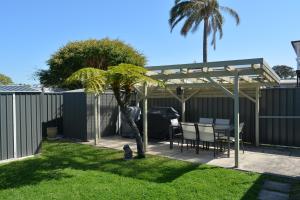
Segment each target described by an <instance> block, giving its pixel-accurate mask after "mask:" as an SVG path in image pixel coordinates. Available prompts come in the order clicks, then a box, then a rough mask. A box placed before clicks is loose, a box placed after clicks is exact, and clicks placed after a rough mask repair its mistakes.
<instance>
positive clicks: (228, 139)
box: [227, 131, 230, 158]
mask: <svg viewBox="0 0 300 200" xmlns="http://www.w3.org/2000/svg"><path fill="white" fill-rule="evenodd" d="M227 135H228V137H227V142H228V158H230V132H229V131H227Z"/></svg>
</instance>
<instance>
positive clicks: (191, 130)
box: [180, 123, 199, 140]
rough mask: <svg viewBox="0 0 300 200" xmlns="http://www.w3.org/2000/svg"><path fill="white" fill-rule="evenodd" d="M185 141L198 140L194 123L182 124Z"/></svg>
mask: <svg viewBox="0 0 300 200" xmlns="http://www.w3.org/2000/svg"><path fill="white" fill-rule="evenodd" d="M180 127H181V130H182V136H183V139H186V140H197V139H198V138H199V137H198V134H197V133H196V129H195V124H193V123H180Z"/></svg>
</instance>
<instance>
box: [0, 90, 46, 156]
mask: <svg viewBox="0 0 300 200" xmlns="http://www.w3.org/2000/svg"><path fill="white" fill-rule="evenodd" d="M0 121H1V123H0V136H1V137H0V160H6V159H11V158H17V157H24V156H29V155H32V154H35V153H37V152H38V151H39V149H40V145H41V140H42V136H41V96H40V94H39V93H16V94H12V93H7V94H6V93H1V94H0Z"/></svg>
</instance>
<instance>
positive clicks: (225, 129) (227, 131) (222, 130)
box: [169, 125, 234, 158]
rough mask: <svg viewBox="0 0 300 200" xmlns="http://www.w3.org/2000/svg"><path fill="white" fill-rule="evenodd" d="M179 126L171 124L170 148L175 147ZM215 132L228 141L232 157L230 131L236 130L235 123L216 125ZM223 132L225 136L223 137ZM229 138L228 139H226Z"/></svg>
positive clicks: (222, 139) (228, 151) (221, 138)
mask: <svg viewBox="0 0 300 200" xmlns="http://www.w3.org/2000/svg"><path fill="white" fill-rule="evenodd" d="M178 128H179V126H172V125H171V126H170V127H169V140H170V149H173V143H174V137H175V134H174V133H175V130H176V129H178ZM214 130H215V132H217V133H218V135H217V137H218V140H220V141H222V142H227V146H228V150H227V156H228V158H229V157H230V142H231V141H230V132H231V131H233V130H234V127H233V125H215V126H214ZM221 134H223V135H224V136H223V137H222V135H221ZM224 138H227V139H224Z"/></svg>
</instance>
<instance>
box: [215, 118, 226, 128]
mask: <svg viewBox="0 0 300 200" xmlns="http://www.w3.org/2000/svg"><path fill="white" fill-rule="evenodd" d="M229 127H230V119H216V120H215V128H216V129H227V128H229Z"/></svg>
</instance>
